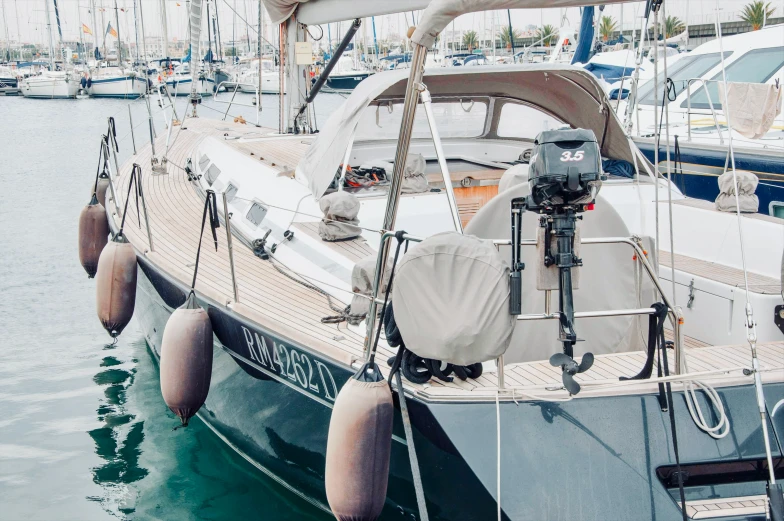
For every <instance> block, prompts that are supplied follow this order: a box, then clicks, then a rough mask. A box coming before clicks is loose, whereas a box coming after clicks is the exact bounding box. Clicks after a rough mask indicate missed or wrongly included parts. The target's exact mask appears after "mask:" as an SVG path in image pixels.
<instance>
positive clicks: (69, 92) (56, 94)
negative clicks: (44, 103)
mask: <svg viewBox="0 0 784 521" xmlns="http://www.w3.org/2000/svg"><path fill="white" fill-rule="evenodd" d="M20 88H21V89H22V96H24V97H25V98H41V99H67V98H76V93H77V92H78V91H79V82H78V81H75V80H73V79H71V78H68V77H66V76H65V75H64V74H63V75H59V74H58V75H50V74H44V75H41V76H32V77H30V78H26V79H25V80H24V81H22V82H21V84H20Z"/></svg>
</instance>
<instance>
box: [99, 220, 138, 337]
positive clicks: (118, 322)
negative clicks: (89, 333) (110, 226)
mask: <svg viewBox="0 0 784 521" xmlns="http://www.w3.org/2000/svg"><path fill="white" fill-rule="evenodd" d="M95 281H96V307H97V310H98V319H99V320H100V321H101V324H102V325H103V327H104V329H106V331H107V332H108V333H109V335H111V336H112V338H116V337H117V336H119V335H120V333H122V330H123V329H125V326H127V325H128V323H129V322H130V321H131V317H133V310H134V306H135V305H136V252H135V251H134V249H133V246H131V244H130V243H129V242H128V241H127V240H126V239H125V237H124V236H122V235H120V234H118V235H116V236H115V237H114V238H113V239H112V240H111V241H110V242H109V243H108V244H107V245H106V247H104V249H103V251H102V252H101V256H100V258H99V259H98V271H97V274H96V276H95Z"/></svg>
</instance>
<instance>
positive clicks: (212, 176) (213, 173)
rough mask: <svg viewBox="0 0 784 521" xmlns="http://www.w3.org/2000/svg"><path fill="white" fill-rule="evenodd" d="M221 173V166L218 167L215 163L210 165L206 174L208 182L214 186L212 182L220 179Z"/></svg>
mask: <svg viewBox="0 0 784 521" xmlns="http://www.w3.org/2000/svg"><path fill="white" fill-rule="evenodd" d="M220 173H221V171H220V168H218V167H217V166H215V165H210V167H209V168H208V169H207V173H206V174H205V177H206V178H207V183H208V184H209V185H210V186H212V183H214V182H215V180H216V179H218V176H219V175H220Z"/></svg>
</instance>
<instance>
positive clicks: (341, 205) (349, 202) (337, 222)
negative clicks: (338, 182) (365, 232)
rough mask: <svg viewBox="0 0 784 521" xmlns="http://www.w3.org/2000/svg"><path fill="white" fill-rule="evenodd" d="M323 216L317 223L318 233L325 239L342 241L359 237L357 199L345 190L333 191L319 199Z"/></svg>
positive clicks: (358, 205)
mask: <svg viewBox="0 0 784 521" xmlns="http://www.w3.org/2000/svg"><path fill="white" fill-rule="evenodd" d="M319 208H321V211H322V213H323V214H324V218H323V219H322V220H321V222H320V223H319V235H320V236H321V238H322V239H324V240H325V241H343V240H347V239H353V238H355V237H359V236H360V235H361V234H362V230H361V229H360V228H359V226H357V225H358V224H359V219H357V215H359V208H360V203H359V199H357V198H356V197H355V196H353V195H351V194H349V193H346V192H333V193H331V194H329V195H326V196H324V197H322V198H321V201H319Z"/></svg>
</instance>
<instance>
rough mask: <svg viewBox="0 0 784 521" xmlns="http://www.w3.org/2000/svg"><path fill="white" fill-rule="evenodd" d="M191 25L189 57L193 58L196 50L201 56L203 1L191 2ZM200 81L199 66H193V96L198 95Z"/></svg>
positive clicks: (193, 64)
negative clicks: (197, 84)
mask: <svg viewBox="0 0 784 521" xmlns="http://www.w3.org/2000/svg"><path fill="white" fill-rule="evenodd" d="M190 24H191V46H190V49H188V56H192V55H193V53H192V52H191V51H192V50H193V49H196V55H197V56H198V55H199V40H200V38H201V0H191V12H190ZM198 79H199V64H198V63H192V64H191V80H192V83H191V95H195V94H196V82H197V80H198Z"/></svg>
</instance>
